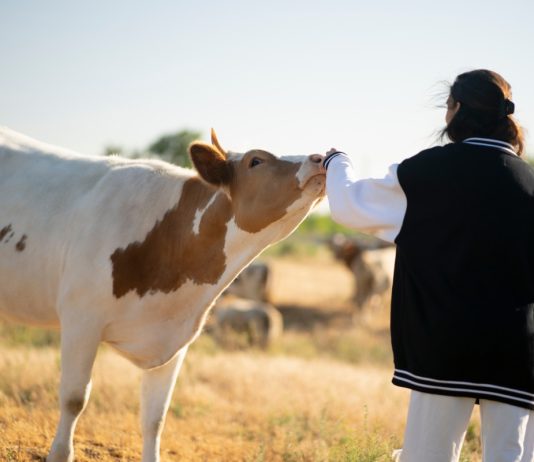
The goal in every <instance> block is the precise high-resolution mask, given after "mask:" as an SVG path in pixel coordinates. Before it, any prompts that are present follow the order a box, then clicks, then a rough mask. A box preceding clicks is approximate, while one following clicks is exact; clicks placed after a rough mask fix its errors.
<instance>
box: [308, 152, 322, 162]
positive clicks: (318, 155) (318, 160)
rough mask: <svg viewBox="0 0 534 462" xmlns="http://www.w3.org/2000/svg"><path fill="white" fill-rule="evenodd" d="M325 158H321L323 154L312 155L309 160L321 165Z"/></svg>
mask: <svg viewBox="0 0 534 462" xmlns="http://www.w3.org/2000/svg"><path fill="white" fill-rule="evenodd" d="M323 158H324V156H321V154H312V155H311V156H308V159H310V160H311V161H312V162H313V163H314V164H320V163H321V162H322V161H323Z"/></svg>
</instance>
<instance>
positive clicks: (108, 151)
mask: <svg viewBox="0 0 534 462" xmlns="http://www.w3.org/2000/svg"><path fill="white" fill-rule="evenodd" d="M200 136H201V133H200V132H198V131H195V130H180V131H177V132H175V133H170V134H167V135H162V136H160V137H159V138H158V139H157V140H156V141H154V142H153V143H152V144H150V146H148V148H147V149H145V150H143V151H139V150H134V151H126V150H124V149H123V148H122V147H121V146H119V145H110V146H106V147H105V148H104V155H105V156H111V155H120V156H125V157H130V158H131V159H139V158H141V157H157V158H159V159H162V160H165V161H167V162H170V163H172V164H176V165H179V166H181V167H191V160H190V159H189V153H188V148H189V145H190V144H191V143H192V142H193V141H195V140H198V139H199V138H200Z"/></svg>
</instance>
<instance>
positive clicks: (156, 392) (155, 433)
mask: <svg viewBox="0 0 534 462" xmlns="http://www.w3.org/2000/svg"><path fill="white" fill-rule="evenodd" d="M186 353H187V347H186V348H183V349H182V350H180V351H179V352H178V354H177V355H176V356H175V357H174V358H173V359H172V360H171V361H169V362H168V363H167V364H165V365H163V366H161V367H157V368H155V369H149V370H146V371H144V372H143V379H142V382H141V429H142V432H143V459H142V462H158V461H159V443H160V437H161V431H162V430H163V424H164V423H165V414H166V413H167V409H168V408H169V404H170V401H171V396H172V391H173V389H174V384H175V383H176V377H178V373H179V372H180V367H181V366H182V363H183V361H184V357H185V354H186Z"/></svg>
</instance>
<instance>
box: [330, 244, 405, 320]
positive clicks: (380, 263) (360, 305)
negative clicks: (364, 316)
mask: <svg viewBox="0 0 534 462" xmlns="http://www.w3.org/2000/svg"><path fill="white" fill-rule="evenodd" d="M329 245H330V249H331V250H332V252H333V254H334V256H335V257H336V259H338V260H340V261H342V262H343V263H344V264H345V266H346V267H347V268H348V269H349V270H350V271H351V272H352V274H353V276H354V295H353V300H354V304H355V306H356V309H357V310H358V312H361V311H362V310H363V309H364V308H365V307H366V306H367V305H369V304H370V302H371V301H372V300H373V299H374V298H376V297H375V296H377V295H382V294H386V293H387V292H388V291H389V290H390V289H391V284H392V281H393V267H394V263H395V247H394V246H393V245H392V244H389V243H388V242H384V241H381V240H379V239H372V238H368V239H365V240H363V239H359V238H350V237H346V236H344V235H342V234H336V235H334V236H333V237H332V238H331V239H330V242H329Z"/></svg>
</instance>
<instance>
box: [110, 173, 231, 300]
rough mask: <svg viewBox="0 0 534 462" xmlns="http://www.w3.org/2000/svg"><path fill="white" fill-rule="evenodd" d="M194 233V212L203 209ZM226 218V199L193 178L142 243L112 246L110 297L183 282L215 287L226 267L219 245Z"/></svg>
mask: <svg viewBox="0 0 534 462" xmlns="http://www.w3.org/2000/svg"><path fill="white" fill-rule="evenodd" d="M214 194H218V195H217V197H216V198H215V200H214V201H213V202H212V203H211V205H210V206H209V207H208V208H207V209H206V210H205V211H204V213H203V215H202V219H201V221H200V225H199V229H198V234H195V233H194V232H193V222H194V219H195V213H196V211H197V210H202V209H204V208H205V207H206V206H207V204H208V203H209V201H210V199H211V198H212V197H213V195H214ZM231 218H232V204H231V203H230V200H229V199H228V197H227V196H226V195H225V194H223V193H219V192H218V191H217V190H215V189H213V188H211V187H210V186H208V185H207V184H205V183H204V182H203V181H201V180H200V179H199V178H191V179H189V180H187V181H186V182H185V183H184V187H183V190H182V195H181V197H180V200H179V202H178V204H177V205H176V206H175V207H173V208H172V209H170V210H168V211H167V213H165V215H164V217H163V218H162V220H161V221H157V222H156V224H155V225H154V227H153V228H152V229H151V230H150V231H149V233H148V234H147V236H146V237H145V239H144V240H143V241H142V242H133V243H131V244H129V245H128V246H126V248H118V249H116V250H115V252H113V254H112V255H111V257H110V258H111V262H112V265H113V270H112V276H113V294H114V295H115V297H117V298H120V297H122V296H123V295H126V294H127V293H128V292H130V291H135V292H136V293H137V294H138V295H139V296H140V297H143V296H144V295H145V294H146V293H155V292H164V293H169V292H173V291H175V290H177V289H178V288H179V287H180V286H181V285H182V284H184V283H185V282H186V281H187V280H188V279H190V280H192V281H193V282H194V283H196V284H214V283H216V282H217V281H218V280H219V278H220V277H221V275H222V274H223V272H224V270H225V268H226V255H225V254H224V243H225V238H226V231H227V223H228V221H230V219H231Z"/></svg>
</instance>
